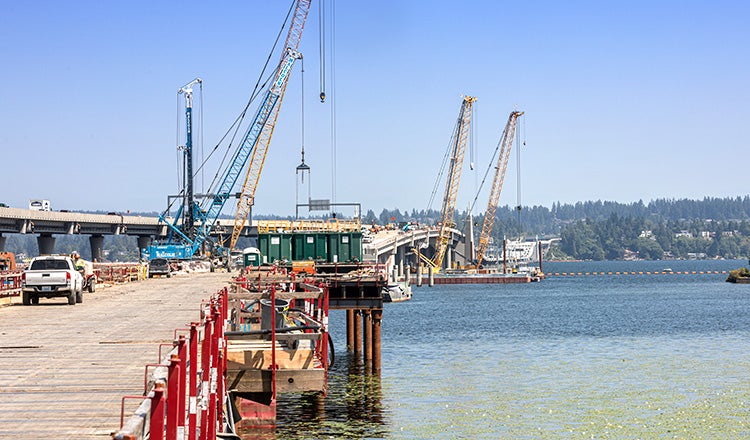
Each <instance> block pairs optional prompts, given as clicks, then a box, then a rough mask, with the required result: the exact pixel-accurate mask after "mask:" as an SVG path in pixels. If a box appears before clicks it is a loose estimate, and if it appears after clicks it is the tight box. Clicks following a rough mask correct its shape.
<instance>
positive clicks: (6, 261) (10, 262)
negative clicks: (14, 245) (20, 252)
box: [0, 252, 16, 272]
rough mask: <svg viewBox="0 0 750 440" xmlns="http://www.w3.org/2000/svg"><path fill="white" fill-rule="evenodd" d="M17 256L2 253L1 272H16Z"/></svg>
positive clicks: (0, 260) (0, 258) (0, 255)
mask: <svg viewBox="0 0 750 440" xmlns="http://www.w3.org/2000/svg"><path fill="white" fill-rule="evenodd" d="M15 270H16V255H15V254H14V253H13V252H0V272H15Z"/></svg>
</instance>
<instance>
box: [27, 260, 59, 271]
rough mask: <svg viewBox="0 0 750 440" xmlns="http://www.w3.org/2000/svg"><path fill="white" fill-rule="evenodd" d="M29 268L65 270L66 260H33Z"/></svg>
mask: <svg viewBox="0 0 750 440" xmlns="http://www.w3.org/2000/svg"><path fill="white" fill-rule="evenodd" d="M29 269H30V270H67V269H69V267H68V262H67V261H65V260H34V262H33V263H31V267H30V268H29Z"/></svg>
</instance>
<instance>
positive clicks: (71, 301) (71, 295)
mask: <svg viewBox="0 0 750 440" xmlns="http://www.w3.org/2000/svg"><path fill="white" fill-rule="evenodd" d="M75 304H76V291H75V290H71V291H70V293H69V294H68V305H71V306H74V305H75Z"/></svg>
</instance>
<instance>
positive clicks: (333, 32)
mask: <svg viewBox="0 0 750 440" xmlns="http://www.w3.org/2000/svg"><path fill="white" fill-rule="evenodd" d="M330 14H331V17H330V18H331V20H330V22H331V67H330V70H331V92H332V93H333V99H332V100H331V201H332V202H333V203H336V142H337V138H336V0H331V6H330Z"/></svg>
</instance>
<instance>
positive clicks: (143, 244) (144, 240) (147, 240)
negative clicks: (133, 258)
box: [138, 235, 151, 261]
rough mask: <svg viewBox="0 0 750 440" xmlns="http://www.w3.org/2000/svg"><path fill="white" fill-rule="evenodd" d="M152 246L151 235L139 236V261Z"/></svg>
mask: <svg viewBox="0 0 750 440" xmlns="http://www.w3.org/2000/svg"><path fill="white" fill-rule="evenodd" d="M149 245H151V236H150V235H139V236H138V260H139V261H140V260H141V258H142V257H141V256H142V255H143V253H144V252H145V251H146V249H147V248H148V247H149Z"/></svg>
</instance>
